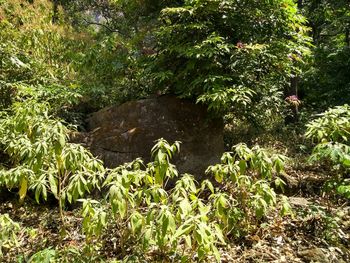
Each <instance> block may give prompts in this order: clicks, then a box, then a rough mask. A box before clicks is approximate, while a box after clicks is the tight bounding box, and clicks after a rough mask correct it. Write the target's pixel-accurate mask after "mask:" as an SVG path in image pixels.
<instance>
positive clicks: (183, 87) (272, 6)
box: [153, 0, 308, 124]
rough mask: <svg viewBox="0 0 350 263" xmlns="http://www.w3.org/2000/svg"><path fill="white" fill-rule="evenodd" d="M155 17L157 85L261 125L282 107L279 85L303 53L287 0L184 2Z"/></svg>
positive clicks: (301, 31)
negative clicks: (160, 24) (159, 23)
mask: <svg viewBox="0 0 350 263" xmlns="http://www.w3.org/2000/svg"><path fill="white" fill-rule="evenodd" d="M267 17H269V19H265V18H267ZM160 20H161V22H162V27H161V28H160V30H159V32H158V38H159V44H158V46H157V50H158V53H157V54H156V55H154V62H153V64H154V71H153V77H154V78H155V79H156V80H158V83H159V85H160V86H159V87H157V89H161V90H163V91H164V92H170V93H175V94H178V95H179V96H181V97H187V98H188V97H189V98H195V99H196V100H197V101H198V102H203V103H205V104H206V105H208V106H209V108H211V109H213V110H214V111H219V112H220V113H222V112H227V111H233V112H235V114H236V115H237V116H242V115H243V116H250V118H251V119H255V122H258V121H260V124H261V123H262V122H266V118H269V117H270V118H271V117H273V116H276V115H277V116H278V115H279V113H281V112H280V111H281V110H282V109H283V92H284V88H285V87H287V86H288V85H289V81H290V77H291V76H292V75H293V74H294V75H295V74H298V72H299V70H300V69H299V64H300V62H302V61H303V57H304V55H306V54H307V53H308V49H307V47H306V45H307V43H308V38H307V37H306V35H305V32H306V31H307V29H306V27H305V26H304V23H305V19H304V18H303V17H302V16H301V15H300V14H298V13H297V9H296V6H295V4H294V2H293V1H289V0H287V1H281V0H274V1H258V2H257V1H243V2H239V1H212V0H204V1H184V5H183V6H181V7H178V8H166V9H163V10H162V13H161V16H160ZM236 109H239V110H236Z"/></svg>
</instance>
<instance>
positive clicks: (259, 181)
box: [81, 139, 290, 261]
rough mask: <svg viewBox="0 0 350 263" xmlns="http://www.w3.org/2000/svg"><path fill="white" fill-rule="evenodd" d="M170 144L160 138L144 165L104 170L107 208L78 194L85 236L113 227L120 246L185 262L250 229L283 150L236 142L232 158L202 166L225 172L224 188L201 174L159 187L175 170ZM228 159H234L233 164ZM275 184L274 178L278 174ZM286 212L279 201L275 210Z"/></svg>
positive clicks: (264, 207)
mask: <svg viewBox="0 0 350 263" xmlns="http://www.w3.org/2000/svg"><path fill="white" fill-rule="evenodd" d="M178 150H179V144H178V143H175V144H173V145H169V144H168V142H166V141H165V140H163V139H160V140H158V142H157V144H156V145H155V146H154V148H153V149H152V156H153V159H154V161H153V162H151V163H149V164H147V165H146V166H144V165H143V163H142V161H141V160H139V159H137V160H135V161H134V162H132V163H129V164H125V165H123V166H120V167H118V168H115V169H112V170H109V171H108V174H107V177H106V180H105V182H104V186H106V187H108V189H109V190H108V194H107V197H108V200H109V206H110V208H111V213H110V212H108V213H107V214H106V210H105V209H103V205H102V204H101V203H100V202H97V201H94V200H89V199H84V200H81V201H82V202H83V208H82V213H83V216H84V221H83V229H84V233H85V234H86V235H87V236H88V239H89V240H90V239H91V240H96V238H97V239H98V238H99V237H100V235H101V230H103V229H109V228H111V227H117V229H118V230H119V231H120V232H121V234H120V238H119V244H120V246H121V250H122V251H125V247H126V246H128V247H129V248H130V246H134V247H135V248H133V249H136V250H141V251H144V252H147V251H149V250H150V249H153V248H154V247H155V248H157V250H158V251H159V253H161V255H163V256H170V255H178V256H180V258H182V260H189V259H190V258H193V257H194V256H195V254H194V252H196V257H198V259H199V260H201V259H204V258H205V257H207V256H208V255H210V254H213V255H214V256H215V258H216V260H217V261H219V260H220V254H219V250H218V246H220V245H224V244H225V243H226V241H227V240H229V239H230V237H232V236H233V234H234V236H235V237H237V235H238V234H240V235H241V237H242V236H243V233H250V232H251V231H253V228H254V226H258V224H259V223H258V222H259V220H262V219H263V217H264V216H265V215H267V213H268V209H269V208H273V207H276V206H277V195H276V193H275V192H274V191H273V189H272V188H271V187H270V185H269V183H268V180H269V179H272V178H273V176H274V174H275V173H279V172H281V171H282V170H283V165H284V160H285V158H284V157H283V156H280V155H269V154H268V153H267V152H266V151H264V150H263V149H260V148H259V147H256V148H254V149H252V150H251V149H249V148H248V147H246V146H245V145H239V146H237V147H236V153H237V156H236V157H233V156H231V155H230V154H229V153H227V154H225V155H224V156H223V162H224V163H223V164H219V165H216V166H214V167H211V168H209V170H210V171H215V178H216V180H217V181H218V182H220V183H222V184H223V181H225V182H227V181H226V180H227V179H226V178H232V184H230V183H229V184H227V188H225V187H223V188H221V187H220V188H217V189H215V188H214V186H213V184H212V183H211V182H210V181H209V180H204V181H203V182H201V184H199V185H198V183H197V182H196V181H195V180H194V178H193V176H191V175H188V174H184V175H182V177H180V178H179V179H178V180H177V182H176V184H175V187H174V188H173V189H172V190H171V191H170V192H167V191H165V187H166V182H167V181H168V180H171V179H172V178H174V177H177V175H178V172H177V170H176V168H175V167H174V166H173V165H172V164H171V163H170V160H171V158H172V157H173V155H174V153H176V152H177V151H178ZM233 158H237V160H238V158H242V159H241V160H240V161H238V162H237V163H235V161H234V159H233ZM225 162H228V163H229V164H230V166H228V164H225ZM248 163H250V164H248ZM243 165H246V167H245V168H243ZM239 167H242V169H245V170H244V171H243V170H239ZM250 176H252V177H253V178H252V179H250ZM254 176H255V178H254ZM259 177H261V178H259ZM220 178H221V179H220ZM224 178H225V179H224ZM233 178H236V180H235V179H233ZM276 182H278V183H282V181H281V180H279V179H276ZM223 185H224V184H223ZM225 185H226V184H225ZM289 212H290V210H289V206H288V204H287V203H284V210H283V213H284V214H288V213H289ZM112 222H113V223H112ZM115 224H116V225H117V226H115ZM181 247H182V248H181Z"/></svg>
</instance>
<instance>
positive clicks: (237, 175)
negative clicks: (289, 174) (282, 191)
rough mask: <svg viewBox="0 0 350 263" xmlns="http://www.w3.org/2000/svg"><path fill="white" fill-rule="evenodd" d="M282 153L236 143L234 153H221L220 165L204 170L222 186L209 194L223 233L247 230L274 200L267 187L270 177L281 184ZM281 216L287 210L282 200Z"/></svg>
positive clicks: (244, 232) (256, 223)
mask: <svg viewBox="0 0 350 263" xmlns="http://www.w3.org/2000/svg"><path fill="white" fill-rule="evenodd" d="M285 160H286V157H285V156H282V155H279V154H269V153H268V152H267V151H266V150H264V149H262V148H260V147H258V146H256V147H254V148H252V149H250V148H248V147H247V146H246V145H245V144H238V145H236V146H235V147H234V152H232V153H225V154H224V155H223V156H222V159H221V162H222V163H221V164H217V165H215V166H211V167H209V168H208V172H211V173H213V174H214V177H215V180H216V181H217V182H218V183H220V184H222V185H223V187H225V189H227V190H226V192H224V193H218V194H216V195H213V196H212V198H213V199H214V200H213V201H214V204H215V206H214V207H215V215H216V217H217V218H219V219H220V221H221V223H222V225H223V228H224V229H225V231H226V232H227V233H232V235H233V236H235V237H242V236H244V235H246V234H247V233H249V232H251V231H252V230H253V229H254V227H256V226H257V225H258V222H259V220H260V219H262V217H263V216H265V215H266V214H267V212H268V209H269V208H273V207H275V206H276V203H277V195H276V193H275V191H274V190H273V188H272V187H271V186H270V183H271V182H272V179H274V183H275V185H276V186H277V187H281V188H283V185H284V184H285V183H284V182H283V181H282V180H281V179H280V178H279V177H275V176H276V175H278V174H279V173H281V172H283V169H284V162H285ZM281 213H282V214H283V215H285V214H288V213H290V208H289V206H288V204H287V203H286V202H284V204H283V206H282V211H281Z"/></svg>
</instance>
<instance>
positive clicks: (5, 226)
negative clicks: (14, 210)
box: [0, 214, 20, 259]
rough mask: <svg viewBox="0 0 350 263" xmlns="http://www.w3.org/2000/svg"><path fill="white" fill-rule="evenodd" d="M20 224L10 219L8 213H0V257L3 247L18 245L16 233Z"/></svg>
mask: <svg viewBox="0 0 350 263" xmlns="http://www.w3.org/2000/svg"><path fill="white" fill-rule="evenodd" d="M19 230H20V225H19V224H18V223H16V222H14V221H12V220H11V218H10V217H9V215H8V214H4V215H1V214H0V259H1V257H2V256H3V249H10V248H12V247H14V246H19V242H18V239H17V233H18V232H19Z"/></svg>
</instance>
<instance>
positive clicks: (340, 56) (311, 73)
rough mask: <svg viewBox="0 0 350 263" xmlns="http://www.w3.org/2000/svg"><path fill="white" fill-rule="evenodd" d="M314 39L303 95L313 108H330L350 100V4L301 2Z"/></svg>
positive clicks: (340, 0) (339, 2) (324, 1)
mask: <svg viewBox="0 0 350 263" xmlns="http://www.w3.org/2000/svg"><path fill="white" fill-rule="evenodd" d="M302 2H303V4H302V6H301V10H302V12H303V14H304V15H305V16H306V17H307V18H308V24H309V25H310V27H311V29H312V31H311V35H312V38H313V44H314V45H315V48H314V49H313V59H312V60H311V61H310V64H309V69H308V71H307V73H306V74H305V77H304V79H303V80H302V86H301V89H302V93H304V95H305V98H306V99H307V101H308V103H310V104H312V106H313V107H316V108H321V109H327V108H328V107H330V106H336V105H341V104H344V103H347V102H348V101H349V94H350V92H349V91H350V87H349V74H348V73H347V72H349V56H350V49H349V45H350V31H349V24H350V12H349V3H348V1H344V0H339V1H329V0H322V1H315V0H307V1H302Z"/></svg>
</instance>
